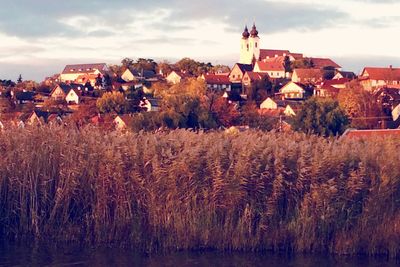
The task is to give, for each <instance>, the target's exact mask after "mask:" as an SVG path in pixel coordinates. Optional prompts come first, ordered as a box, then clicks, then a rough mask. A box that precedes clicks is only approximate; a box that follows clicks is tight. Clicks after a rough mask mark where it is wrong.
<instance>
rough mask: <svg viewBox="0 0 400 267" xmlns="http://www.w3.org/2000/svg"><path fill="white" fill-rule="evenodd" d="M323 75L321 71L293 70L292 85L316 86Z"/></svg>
mask: <svg viewBox="0 0 400 267" xmlns="http://www.w3.org/2000/svg"><path fill="white" fill-rule="evenodd" d="M323 79H324V74H323V71H322V70H321V69H295V70H294V71H293V75H292V82H294V83H311V84H316V83H318V82H322V81H323Z"/></svg>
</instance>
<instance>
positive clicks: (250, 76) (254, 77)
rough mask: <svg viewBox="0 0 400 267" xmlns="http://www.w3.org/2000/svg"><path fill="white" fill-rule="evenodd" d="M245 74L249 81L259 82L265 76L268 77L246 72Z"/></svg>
mask: <svg viewBox="0 0 400 267" xmlns="http://www.w3.org/2000/svg"><path fill="white" fill-rule="evenodd" d="M246 74H247V75H248V76H249V78H250V80H251V81H260V80H261V79H262V78H264V77H265V76H269V75H268V74H267V73H262V72H253V71H246ZM246 74H245V75H246Z"/></svg>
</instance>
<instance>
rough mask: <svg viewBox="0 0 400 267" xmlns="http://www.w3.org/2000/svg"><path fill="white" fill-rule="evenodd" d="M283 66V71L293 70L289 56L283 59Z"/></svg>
mask: <svg viewBox="0 0 400 267" xmlns="http://www.w3.org/2000/svg"><path fill="white" fill-rule="evenodd" d="M283 67H284V68H285V72H286V73H288V72H293V68H292V62H291V61H290V58H289V56H285V59H284V61H283Z"/></svg>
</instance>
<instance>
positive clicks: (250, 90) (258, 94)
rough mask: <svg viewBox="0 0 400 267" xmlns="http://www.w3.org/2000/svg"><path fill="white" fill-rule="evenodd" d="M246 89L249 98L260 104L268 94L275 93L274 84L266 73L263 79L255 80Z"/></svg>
mask: <svg viewBox="0 0 400 267" xmlns="http://www.w3.org/2000/svg"><path fill="white" fill-rule="evenodd" d="M246 90H247V96H248V99H249V100H250V101H255V102H256V103H257V104H260V103H261V102H262V101H263V100H265V99H266V98H267V97H268V96H270V95H272V94H273V84H272V82H271V81H270V79H269V77H268V75H265V76H264V77H262V79H261V80H258V81H254V82H253V83H252V84H251V86H249V87H247V88H246Z"/></svg>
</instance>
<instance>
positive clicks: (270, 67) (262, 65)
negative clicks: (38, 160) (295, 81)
mask: <svg viewBox="0 0 400 267" xmlns="http://www.w3.org/2000/svg"><path fill="white" fill-rule="evenodd" d="M277 59H278V58H277ZM256 64H257V65H258V68H259V69H260V71H285V68H284V67H283V64H282V62H279V60H271V61H269V60H268V61H258V62H257V63H256Z"/></svg>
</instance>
